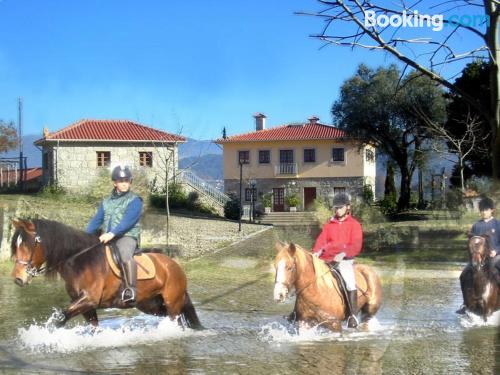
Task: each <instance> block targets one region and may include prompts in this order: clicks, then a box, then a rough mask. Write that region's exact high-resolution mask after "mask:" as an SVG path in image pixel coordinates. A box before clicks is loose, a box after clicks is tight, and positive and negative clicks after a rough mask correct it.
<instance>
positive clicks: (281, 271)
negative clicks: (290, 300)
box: [274, 242, 297, 302]
mask: <svg viewBox="0 0 500 375" xmlns="http://www.w3.org/2000/svg"><path fill="white" fill-rule="evenodd" d="M276 250H277V251H278V254H277V255H276V258H275V260H274V269H275V271H276V277H275V279H274V300H275V301H277V302H284V301H285V300H286V298H287V297H288V292H289V291H290V289H291V287H292V286H293V285H294V284H295V279H296V278H297V265H296V263H295V262H296V260H295V257H294V256H295V251H296V247H295V245H294V244H293V243H291V244H289V245H287V244H284V245H283V244H281V243H279V242H277V243H276Z"/></svg>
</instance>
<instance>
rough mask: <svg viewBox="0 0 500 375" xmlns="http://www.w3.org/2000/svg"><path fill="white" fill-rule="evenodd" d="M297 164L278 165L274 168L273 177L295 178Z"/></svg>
mask: <svg viewBox="0 0 500 375" xmlns="http://www.w3.org/2000/svg"><path fill="white" fill-rule="evenodd" d="M297 170H298V168H297V163H280V164H278V165H275V166H274V175H275V176H283V177H290V176H297Z"/></svg>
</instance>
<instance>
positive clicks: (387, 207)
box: [379, 195, 398, 216]
mask: <svg viewBox="0 0 500 375" xmlns="http://www.w3.org/2000/svg"><path fill="white" fill-rule="evenodd" d="M379 206H380V211H381V212H382V213H383V214H384V215H386V216H390V215H394V214H395V213H396V212H397V211H398V201H397V199H396V198H395V197H394V196H393V195H390V196H388V197H386V198H384V199H382V200H380V201H379Z"/></svg>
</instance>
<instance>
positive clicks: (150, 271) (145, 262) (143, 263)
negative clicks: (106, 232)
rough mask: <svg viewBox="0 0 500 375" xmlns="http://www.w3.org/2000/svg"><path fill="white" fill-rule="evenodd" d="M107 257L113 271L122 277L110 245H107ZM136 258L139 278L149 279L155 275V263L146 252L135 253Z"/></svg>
mask: <svg viewBox="0 0 500 375" xmlns="http://www.w3.org/2000/svg"><path fill="white" fill-rule="evenodd" d="M106 259H107V261H108V264H109V266H110V267H111V269H112V270H113V273H114V274H115V275H116V276H118V277H121V274H122V273H121V270H120V268H119V267H118V266H117V265H116V263H115V262H114V260H113V256H112V255H111V249H110V248H109V246H106ZM134 259H135V261H136V262H137V280H148V279H152V278H153V277H155V275H156V270H155V265H154V264H153V261H152V260H151V258H150V257H148V256H147V255H146V254H141V255H134Z"/></svg>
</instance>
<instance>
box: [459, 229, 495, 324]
mask: <svg viewBox="0 0 500 375" xmlns="http://www.w3.org/2000/svg"><path fill="white" fill-rule="evenodd" d="M491 248H492V246H491V240H490V237H489V236H472V237H471V238H470V239H469V259H470V266H468V267H471V269H472V270H471V273H472V277H471V278H468V280H467V281H465V285H463V287H464V288H465V291H464V297H465V301H464V302H465V306H466V307H467V309H469V310H470V311H471V312H473V313H474V314H477V315H480V316H482V317H483V319H484V321H486V319H487V318H488V317H489V316H490V315H491V314H492V313H494V312H495V311H497V310H500V288H499V287H498V283H497V280H496V278H495V275H494V272H493V269H492V268H493V267H494V265H492V264H491V261H492V259H493V258H491V257H490V251H491Z"/></svg>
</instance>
